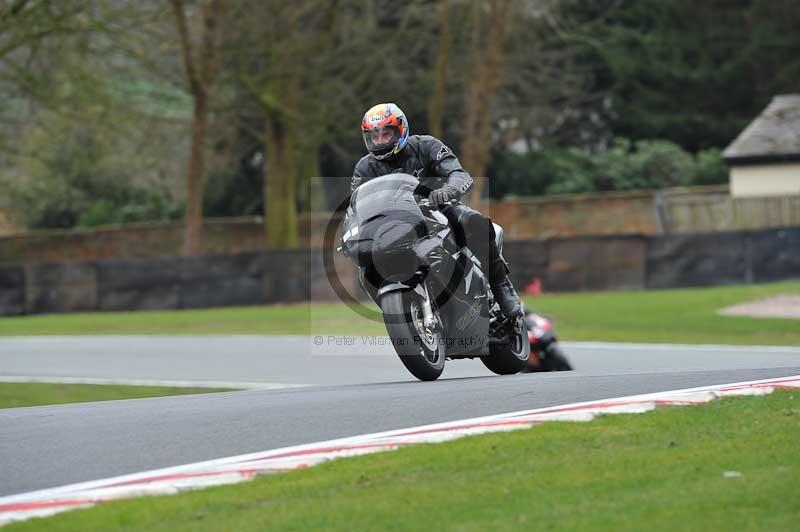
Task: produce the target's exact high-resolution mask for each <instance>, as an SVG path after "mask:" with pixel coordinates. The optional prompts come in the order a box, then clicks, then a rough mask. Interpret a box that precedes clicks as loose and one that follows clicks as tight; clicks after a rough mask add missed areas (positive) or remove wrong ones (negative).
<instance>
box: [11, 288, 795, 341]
mask: <svg viewBox="0 0 800 532" xmlns="http://www.w3.org/2000/svg"><path fill="white" fill-rule="evenodd" d="M777 294H800V282H782V283H772V284H763V285H745V286H733V287H717V288H698V289H685V290H653V291H643V292H602V293H578V294H548V295H544V296H541V297H537V298H526V303H527V304H528V306H529V307H531V308H533V309H535V310H537V311H540V312H543V313H546V314H548V315H550V316H551V317H553V318H554V320H555V323H556V326H557V329H558V332H559V334H560V336H561V338H562V339H565V340H605V341H624V342H672V343H674V342H679V343H732V344H775V345H800V321H798V320H792V319H751V318H746V317H733V316H719V315H717V314H716V312H717V310H718V309H720V308H723V307H726V306H728V305H733V304H736V303H742V302H746V301H751V300H755V299H761V298H765V297H769V296H772V295H777ZM373 308H374V307H373ZM312 331H313V333H315V334H335V333H339V334H356V335H360V334H384V333H385V329H384V327H383V324H382V323H376V322H373V321H369V320H366V319H364V318H361V317H359V316H358V315H356V314H355V313H354V312H352V311H351V310H349V309H348V308H347V307H345V306H344V305H342V304H335V303H330V304H324V303H323V304H311V305H304V304H298V305H274V306H266V307H235V308H219V309H205V310H184V311H158V312H107V313H89V314H57V315H44V316H25V317H6V318H0V335H6V336H7V335H47V334H311V333H312Z"/></svg>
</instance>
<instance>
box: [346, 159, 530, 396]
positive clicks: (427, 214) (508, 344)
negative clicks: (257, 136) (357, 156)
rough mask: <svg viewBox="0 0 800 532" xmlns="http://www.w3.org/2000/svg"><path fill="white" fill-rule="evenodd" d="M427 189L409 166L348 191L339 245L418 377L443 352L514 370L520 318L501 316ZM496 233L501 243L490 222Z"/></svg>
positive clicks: (526, 349) (520, 343)
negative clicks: (351, 191)
mask: <svg viewBox="0 0 800 532" xmlns="http://www.w3.org/2000/svg"><path fill="white" fill-rule="evenodd" d="M429 192H430V190H429V189H427V188H425V187H424V186H422V185H421V184H420V182H419V180H417V179H416V178H415V177H413V176H411V175H407V174H389V175H385V176H382V177H377V178H374V179H371V180H370V181H367V182H365V183H364V184H362V185H361V186H359V187H358V188H357V189H356V190H355V191H354V192H353V194H352V196H351V199H350V207H349V208H348V209H347V213H346V216H345V221H344V227H343V236H342V240H341V249H342V250H343V251H344V253H345V254H346V255H347V256H348V257H350V259H351V260H352V261H354V262H355V264H356V265H357V266H358V269H359V279H360V281H361V286H362V287H363V288H364V289H365V290H366V292H367V293H368V294H369V296H370V298H371V299H372V300H373V301H374V302H375V303H376V304H378V306H379V307H380V309H381V312H382V314H383V320H384V323H385V324H386V331H387V333H388V334H389V337H390V339H391V342H392V344H393V346H394V349H395V351H396V352H397V354H398V356H399V357H400V360H401V361H402V362H403V364H404V365H405V367H406V368H407V369H408V370H409V371H410V372H411V373H412V374H413V375H414V376H415V377H416V378H418V379H420V380H423V381H431V380H435V379H437V378H438V377H439V375H441V373H442V370H443V369H444V364H445V360H446V359H459V358H475V357H480V359H481V361H482V362H483V363H484V365H485V366H486V367H487V368H489V369H490V370H491V371H493V372H494V373H497V374H500V375H508V374H513V373H518V372H519V371H521V370H523V369H524V368H525V365H526V362H527V360H528V356H529V355H530V344H529V342H528V333H527V330H526V328H525V324H524V322H523V319H522V317H520V318H518V319H514V320H509V319H507V318H506V317H505V316H503V314H502V312H501V311H500V308H499V306H498V305H497V303H495V301H494V297H493V296H492V292H491V290H490V288H489V280H488V279H487V277H486V274H484V271H483V266H484V265H482V264H481V263H480V260H479V258H478V257H476V256H475V255H474V254H473V253H472V252H471V251H470V249H469V248H467V246H466V240H465V235H463V234H461V233H458V234H457V233H456V232H454V231H453V230H452V229H451V227H450V226H449V225H448V222H447V218H446V217H445V216H444V215H443V214H442V213H441V212H440V211H439V210H438V208H437V206H435V205H431V204H430V202H428V200H427V195H428V193H429ZM446 208H447V207H446V206H445V207H444V209H446ZM495 233H496V238H497V247H498V249H500V250H501V251H502V243H503V232H502V228H500V226H498V225H496V224H495Z"/></svg>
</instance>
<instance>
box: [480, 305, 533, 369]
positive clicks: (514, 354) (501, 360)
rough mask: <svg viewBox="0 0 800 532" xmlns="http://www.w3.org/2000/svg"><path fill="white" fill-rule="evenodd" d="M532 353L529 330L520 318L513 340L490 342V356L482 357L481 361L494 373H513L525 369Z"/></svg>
mask: <svg viewBox="0 0 800 532" xmlns="http://www.w3.org/2000/svg"><path fill="white" fill-rule="evenodd" d="M530 355H531V344H530V343H529V341H528V330H527V329H526V328H525V324H524V323H523V321H522V320H521V319H518V320H517V323H516V324H515V327H514V335H513V337H512V341H511V342H510V343H491V344H489V356H486V357H481V362H483V365H484V366H486V367H487V368H489V371H491V372H493V373H496V374H498V375H513V374H515V373H519V372H520V371H522V370H523V369H525V366H526V365H527V363H528V358H529V357H530Z"/></svg>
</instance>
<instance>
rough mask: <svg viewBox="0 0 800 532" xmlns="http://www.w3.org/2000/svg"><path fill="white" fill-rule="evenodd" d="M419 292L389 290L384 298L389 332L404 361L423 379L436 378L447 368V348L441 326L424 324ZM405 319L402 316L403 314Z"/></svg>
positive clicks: (411, 370)
mask: <svg viewBox="0 0 800 532" xmlns="http://www.w3.org/2000/svg"><path fill="white" fill-rule="evenodd" d="M421 301H422V299H421V298H420V296H419V295H417V294H416V293H415V292H412V291H409V290H403V291H396V292H389V293H388V294H385V295H384V296H383V297H382V298H381V310H382V311H383V317H384V320H383V321H384V323H385V324H386V332H387V333H388V334H389V338H390V339H391V341H392V345H393V346H394V350H395V352H397V356H399V357H400V361H401V362H402V363H403V365H404V366H405V367H406V369H408V371H410V372H411V374H412V375H414V376H415V377H416V378H418V379H419V380H421V381H433V380H436V379H438V378H439V375H441V374H442V371H444V362H445V348H444V342H442V341H440V339H441V334H442V332H441V330H440V328H437V330H435V331H432V334H429V333H431V331H426V330H425V329H424V326H423V325H422V314H421V313H422V310H421ZM401 316H402V317H404V318H405V319H400V317H401Z"/></svg>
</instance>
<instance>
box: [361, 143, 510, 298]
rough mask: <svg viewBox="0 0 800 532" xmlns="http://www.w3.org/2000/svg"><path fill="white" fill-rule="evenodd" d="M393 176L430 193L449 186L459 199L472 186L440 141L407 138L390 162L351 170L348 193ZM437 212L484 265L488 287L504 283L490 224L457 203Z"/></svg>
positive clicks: (368, 161) (368, 159) (371, 160)
mask: <svg viewBox="0 0 800 532" xmlns="http://www.w3.org/2000/svg"><path fill="white" fill-rule="evenodd" d="M394 173H404V174H410V175H413V176H414V177H416V178H417V179H419V180H420V183H422V184H423V185H424V186H426V187H428V188H429V189H431V190H435V189H438V188H441V187H442V186H444V185H453V186H454V187H455V188H456V189H457V190H458V192H459V193H460V195H462V196H463V195H464V194H465V193H466V192H467V191H468V190H469V189H470V188H471V187H472V183H473V180H472V177H471V176H470V175H469V174H468V173H467V172H466V171H465V170H464V169H463V168H462V167H461V163H460V162H459V161H458V158H457V157H456V156H455V154H454V153H453V151H452V150H451V149H450V148H448V147H447V146H446V145H445V144H444V143H443V142H442V141H440V140H439V139H437V138H435V137H431V136H429V135H411V136H409V137H408V142H407V144H406V146H405V147H404V148H403V149H402V150H401V151H400V153H398V154H397V155H396V156H394V157H392V158H389V159H384V160H379V159H376V158H375V157H374V156H373V155H372V154H367V155H366V156H365V157H362V158H361V160H360V161H358V163H356V167H355V169H354V170H353V179H352V181H351V182H350V191H351V192H352V191H353V190H355V189H356V187H358V185H360V184H361V183H364V182H365V181H369V180H370V179H372V178H373V177H379V176H382V175H386V174H394ZM441 212H442V214H444V215H445V216H446V217H447V220H448V221H449V222H450V226H451V227H452V228H453V230H454V231H455V233H456V235H463V238H465V239H466V243H467V245H468V246H469V248H470V249H471V250H472V252H473V253H475V255H476V256H477V257H478V260H480V261H481V264H482V265H486V264H487V263H488V265H489V268H488V274H489V281H490V283H491V285H492V286H493V287H494V286H496V285H497V283H500V282H501V281H505V280H507V274H508V267H507V266H506V263H505V261H504V260H503V258H502V257H501V256H500V252H499V250H498V249H497V243H496V242H495V232H494V226H493V225H492V220H491V219H490V218H489V217H488V216H486V215H484V214H482V213H480V212H478V211H476V210H475V209H471V208H469V207H467V206H466V205H464V204H463V203H460V202H458V201H455V202H452V203H450V204H448V205H447V206H446V207H444V208H442V210H441ZM487 242H488V248H487V246H486V243H487ZM482 250H483V251H482ZM487 254H488V256H487ZM484 267H485V266H484ZM493 291H494V288H493Z"/></svg>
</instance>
